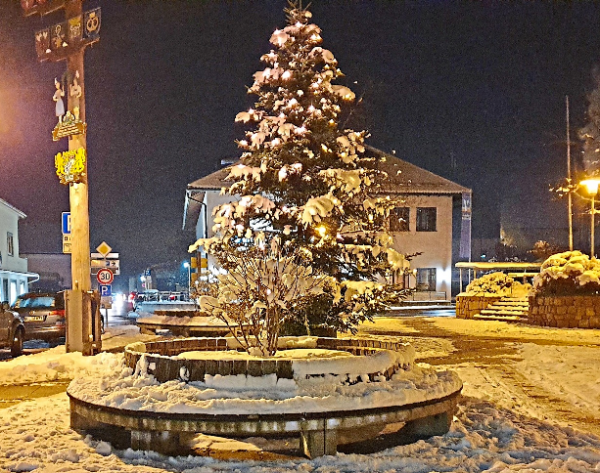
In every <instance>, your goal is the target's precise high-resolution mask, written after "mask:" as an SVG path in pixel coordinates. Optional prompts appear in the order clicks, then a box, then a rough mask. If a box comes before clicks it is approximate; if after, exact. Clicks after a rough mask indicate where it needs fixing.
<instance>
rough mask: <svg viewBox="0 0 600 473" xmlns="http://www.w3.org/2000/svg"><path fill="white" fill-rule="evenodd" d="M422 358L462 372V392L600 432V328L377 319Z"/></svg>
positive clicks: (381, 329)
mask: <svg viewBox="0 0 600 473" xmlns="http://www.w3.org/2000/svg"><path fill="white" fill-rule="evenodd" d="M363 330H364V331H365V332H366V333H369V334H380V335H387V336H401V337H403V338H408V339H409V340H410V341H411V343H412V344H413V345H414V346H415V348H416V350H417V359H418V360H419V361H421V362H424V363H428V364H431V365H434V366H439V367H440V368H442V367H443V368H449V369H453V370H455V371H457V372H458V373H459V375H460V377H461V378H462V379H463V381H464V384H465V388H464V390H463V394H464V395H466V396H472V397H476V398H479V399H484V400H489V401H493V402H494V403H495V404H496V405H498V406H500V407H503V408H506V409H511V410H515V411H517V412H519V413H521V414H524V415H527V416H531V417H535V418H537V419H541V420H545V421H550V422H556V423H559V424H560V425H563V426H570V427H573V428H576V429H578V430H581V431H584V432H588V433H592V434H595V435H598V436H600V331H599V330H573V329H572V330H566V329H550V328H539V327H531V326H527V325H516V324H506V323H503V322H490V321H465V320H457V319H433V318H429V319H424V318H403V319H378V320H377V321H376V323H375V324H374V325H365V326H363Z"/></svg>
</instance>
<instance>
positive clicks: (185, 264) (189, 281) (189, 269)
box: [183, 261, 192, 297]
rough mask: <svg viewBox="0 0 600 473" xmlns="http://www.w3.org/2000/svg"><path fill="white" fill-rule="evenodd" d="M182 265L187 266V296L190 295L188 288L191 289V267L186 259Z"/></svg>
mask: <svg viewBox="0 0 600 473" xmlns="http://www.w3.org/2000/svg"><path fill="white" fill-rule="evenodd" d="M183 267H184V268H187V270H188V279H187V282H188V297H189V295H190V289H191V288H190V284H191V279H192V274H191V273H192V268H191V266H190V263H188V262H187V261H184V263H183Z"/></svg>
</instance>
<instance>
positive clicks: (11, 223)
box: [0, 199, 38, 304]
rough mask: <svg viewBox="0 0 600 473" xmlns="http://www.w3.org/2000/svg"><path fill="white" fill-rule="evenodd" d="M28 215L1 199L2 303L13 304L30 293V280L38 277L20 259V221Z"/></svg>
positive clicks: (0, 294)
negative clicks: (20, 296) (24, 294)
mask: <svg viewBox="0 0 600 473" xmlns="http://www.w3.org/2000/svg"><path fill="white" fill-rule="evenodd" d="M25 217H26V215H25V214H24V213H23V212H21V211H20V210H18V209H16V208H15V207H13V206H12V205H10V204H9V203H8V202H6V201H4V200H2V199H0V301H8V302H9V303H11V304H12V303H13V302H14V301H15V300H16V298H17V296H18V295H19V294H23V293H25V292H27V291H28V287H29V279H30V278H31V279H34V280H37V278H38V275H37V274H35V273H29V272H28V271H27V260H26V259H25V258H21V257H19V219H21V218H25Z"/></svg>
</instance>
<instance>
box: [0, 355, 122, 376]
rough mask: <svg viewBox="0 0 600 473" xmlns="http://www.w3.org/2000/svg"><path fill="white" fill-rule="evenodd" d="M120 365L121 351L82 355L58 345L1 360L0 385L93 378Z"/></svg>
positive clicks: (118, 367)
mask: <svg viewBox="0 0 600 473" xmlns="http://www.w3.org/2000/svg"><path fill="white" fill-rule="evenodd" d="M122 364H123V355H122V354H117V355H115V354H111V353H100V354H99V355H96V356H87V357H84V356H83V355H82V354H81V353H65V347H64V346H58V347H55V348H52V349H50V350H47V351H45V352H43V353H38V354H37V355H31V356H21V357H19V358H15V359H13V360H11V362H10V363H0V384H20V383H33V382H43V381H53V380H58V379H73V378H75V377H80V376H91V377H96V376H100V375H102V374H105V373H110V372H112V371H114V370H115V369H120V367H121V366H122Z"/></svg>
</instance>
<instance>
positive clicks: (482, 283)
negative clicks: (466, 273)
mask: <svg viewBox="0 0 600 473" xmlns="http://www.w3.org/2000/svg"><path fill="white" fill-rule="evenodd" d="M530 289H531V285H530V284H522V283H520V282H519V281H515V280H514V279H513V278H511V277H509V276H507V275H506V274H504V273H491V274H486V275H484V276H481V277H480V278H477V279H475V280H473V281H472V282H471V284H469V285H468V286H467V295H473V296H481V295H486V294H487V295H495V296H515V297H520V296H525V295H527V293H528V292H529V290H530Z"/></svg>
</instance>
